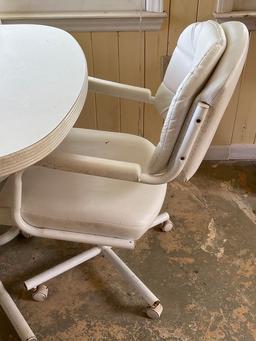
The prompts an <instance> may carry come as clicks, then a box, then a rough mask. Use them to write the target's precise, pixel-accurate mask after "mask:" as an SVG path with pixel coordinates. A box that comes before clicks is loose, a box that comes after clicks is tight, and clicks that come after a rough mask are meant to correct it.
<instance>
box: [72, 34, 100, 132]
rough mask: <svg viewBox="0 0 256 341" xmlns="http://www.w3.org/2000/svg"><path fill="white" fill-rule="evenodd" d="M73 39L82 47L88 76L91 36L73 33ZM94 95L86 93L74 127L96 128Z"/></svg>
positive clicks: (91, 56)
mask: <svg viewBox="0 0 256 341" xmlns="http://www.w3.org/2000/svg"><path fill="white" fill-rule="evenodd" d="M72 35H73V37H74V38H75V39H76V40H77V41H78V43H79V44H80V46H81V47H82V49H83V51H84V53H85V56H86V61H87V66H88V72H89V75H90V76H92V75H93V74H94V72H93V55H92V34H91V33H90V32H73V33H72ZM95 100H96V98H95V95H94V94H93V93H90V92H88V94H87V97H86V102H85V105H84V108H83V110H82V112H81V114H80V116H79V119H78V120H77V122H76V127H80V128H89V129H96V128H97V120H96V107H95Z"/></svg>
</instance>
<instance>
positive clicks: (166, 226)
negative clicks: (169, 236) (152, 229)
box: [161, 219, 173, 232]
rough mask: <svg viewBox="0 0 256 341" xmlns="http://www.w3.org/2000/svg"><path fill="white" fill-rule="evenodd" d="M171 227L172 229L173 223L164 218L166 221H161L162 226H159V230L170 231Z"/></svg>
mask: <svg viewBox="0 0 256 341" xmlns="http://www.w3.org/2000/svg"><path fill="white" fill-rule="evenodd" d="M172 229H173V223H172V222H171V220H170V219H168V220H166V221H165V222H164V223H163V225H162V227H161V230H162V231H163V232H169V231H171V230H172Z"/></svg>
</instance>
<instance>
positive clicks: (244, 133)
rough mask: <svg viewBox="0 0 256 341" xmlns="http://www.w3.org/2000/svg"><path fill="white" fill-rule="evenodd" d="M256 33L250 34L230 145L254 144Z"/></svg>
mask: <svg viewBox="0 0 256 341" xmlns="http://www.w3.org/2000/svg"><path fill="white" fill-rule="evenodd" d="M255 61H256V32H251V36H250V48H249V53H248V57H247V62H246V65H245V69H244V72H243V77H242V84H241V90H240V97H239V104H238V111H237V117H236V121H235V128H234V133H233V138H232V143H241V144H243V143H248V144H250V143H254V141H255V132H256V96H255V95H254V93H255V89H256V72H255Z"/></svg>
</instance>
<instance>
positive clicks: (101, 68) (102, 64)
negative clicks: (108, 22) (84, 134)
mask: <svg viewBox="0 0 256 341" xmlns="http://www.w3.org/2000/svg"><path fill="white" fill-rule="evenodd" d="M92 54H93V65H94V75H95V77H98V78H102V79H108V80H112V81H115V82H118V81H119V58H118V56H119V51H118V33H117V32H93V33H92ZM96 113H97V126H98V129H100V130H110V131H120V100H119V99H117V98H114V97H110V96H105V95H99V94H97V95H96Z"/></svg>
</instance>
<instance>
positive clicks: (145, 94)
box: [88, 77, 155, 103]
mask: <svg viewBox="0 0 256 341" xmlns="http://www.w3.org/2000/svg"><path fill="white" fill-rule="evenodd" d="M88 89H89V90H91V91H94V92H97V93H100V94H105V95H109V96H114V97H121V98H126V99H129V100H132V101H139V102H144V103H154V101H155V98H154V97H153V96H152V95H151V91H150V90H149V89H145V88H141V87H138V86H132V85H127V84H121V83H117V82H111V81H107V80H104V79H99V78H94V77H88Z"/></svg>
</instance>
